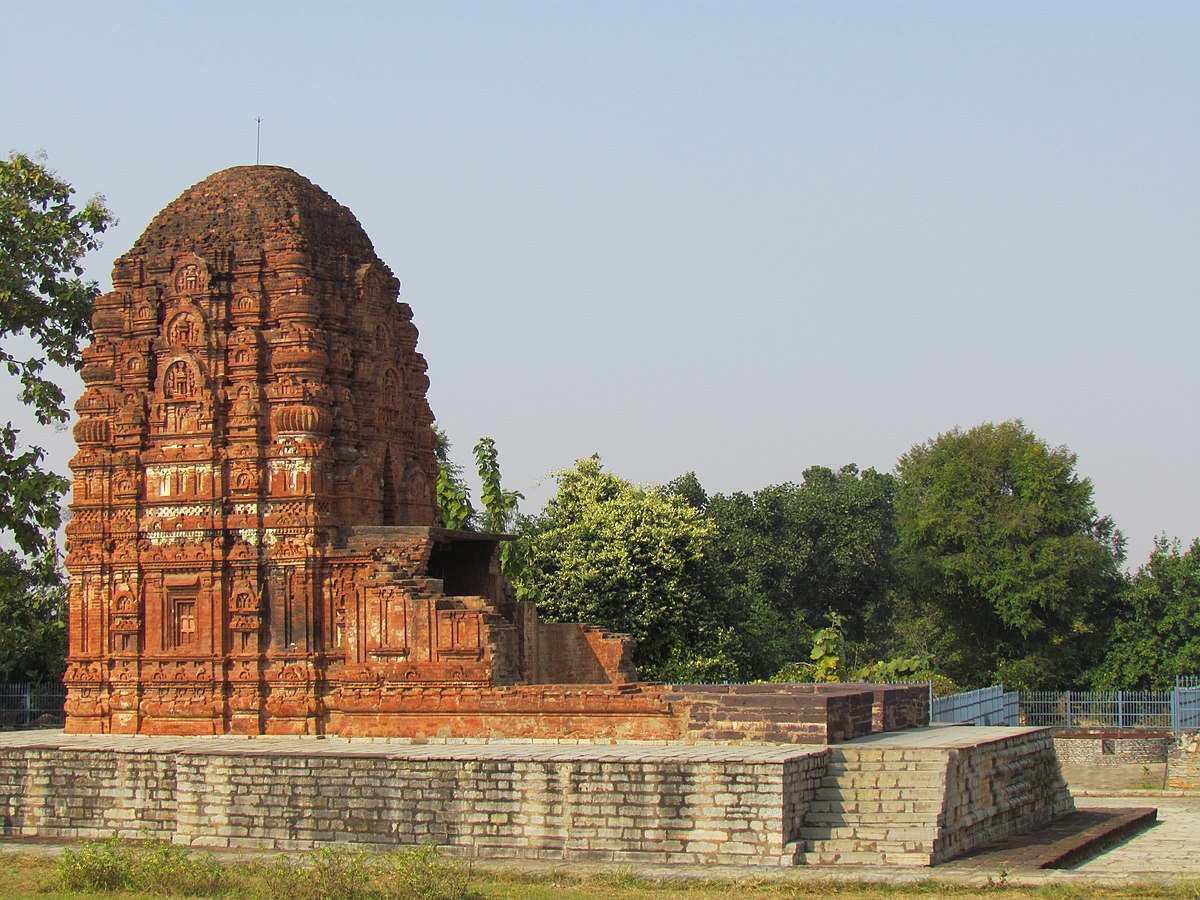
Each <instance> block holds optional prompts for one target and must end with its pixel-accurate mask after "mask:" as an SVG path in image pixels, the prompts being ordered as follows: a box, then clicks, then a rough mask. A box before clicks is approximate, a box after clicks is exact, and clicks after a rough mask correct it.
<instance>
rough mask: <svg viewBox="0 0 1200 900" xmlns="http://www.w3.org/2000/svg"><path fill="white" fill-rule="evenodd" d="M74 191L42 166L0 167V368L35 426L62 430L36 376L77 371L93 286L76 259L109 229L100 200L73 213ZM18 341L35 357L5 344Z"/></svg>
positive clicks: (16, 158) (58, 406)
mask: <svg viewBox="0 0 1200 900" xmlns="http://www.w3.org/2000/svg"><path fill="white" fill-rule="evenodd" d="M74 193H75V192H74V190H73V189H72V188H71V186H70V185H69V184H67V183H66V182H64V181H61V180H60V179H59V178H58V177H57V175H55V173H54V172H53V171H52V170H50V169H49V168H47V167H46V166H45V165H44V164H42V163H40V162H38V161H36V160H34V159H31V158H30V157H28V156H26V155H24V154H21V153H14V154H12V155H11V156H10V157H9V159H8V161H7V162H0V362H3V363H4V365H5V367H6V368H7V369H8V372H9V374H11V375H13V376H15V377H17V378H19V379H20V380H21V394H20V397H19V399H20V401H21V402H22V403H25V404H28V405H30V406H32V407H33V410H34V413H35V414H36V415H37V418H38V421H39V422H42V423H43V424H46V423H49V422H65V421H66V419H67V410H66V406H65V402H66V398H65V397H64V395H63V392H62V388H60V387H59V386H58V385H56V384H54V383H53V382H52V381H50V380H49V379H47V378H45V377H44V376H43V375H42V372H43V370H44V369H45V367H46V363H47V361H49V362H52V363H55V364H57V365H60V366H66V367H69V368H73V369H76V370H78V369H79V367H80V365H81V360H80V358H79V345H80V343H81V342H82V341H83V340H84V338H86V337H87V335H88V329H89V325H90V322H91V313H92V304H93V303H94V302H95V299H96V296H97V295H98V294H99V288H98V287H97V285H96V282H94V281H84V280H82V277H81V276H82V275H83V267H82V266H81V265H80V263H81V261H82V259H83V257H84V255H85V254H87V253H88V252H89V251H91V250H94V249H96V248H97V247H99V246H100V241H99V236H100V235H101V234H102V233H103V232H104V231H105V229H107V228H108V226H109V224H110V223H111V222H112V216H111V215H110V214H109V212H108V210H107V209H106V208H105V206H104V198H103V197H94V198H92V199H91V200H89V201H88V202H87V203H86V204H84V205H83V206H82V207H81V208H78V209H77V208H76V207H75V206H74V204H73V203H72V202H71V197H72V195H73V194H74ZM19 334H25V335H27V336H28V337H30V338H31V339H32V340H33V342H34V343H35V344H36V345H37V347H38V349H39V350H40V353H41V355H38V356H32V357H28V358H25V359H21V358H20V357H19V356H18V355H16V353H15V352H14V351H12V350H11V349H10V345H9V342H8V339H9V338H11V337H12V336H14V335H19Z"/></svg>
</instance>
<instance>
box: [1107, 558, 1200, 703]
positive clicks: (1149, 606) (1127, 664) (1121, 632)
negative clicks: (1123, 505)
mask: <svg viewBox="0 0 1200 900" xmlns="http://www.w3.org/2000/svg"><path fill="white" fill-rule="evenodd" d="M1196 674H1200V539H1198V540H1195V541H1193V542H1192V544H1191V546H1190V547H1188V549H1187V550H1186V551H1184V550H1183V549H1182V547H1181V545H1180V543H1179V541H1177V540H1176V541H1168V540H1166V538H1160V539H1159V540H1157V541H1155V543H1154V550H1153V552H1152V553H1151V554H1150V559H1149V561H1148V562H1147V563H1146V564H1145V565H1143V566H1142V567H1141V568H1140V569H1139V570H1138V572H1137V574H1136V575H1135V576H1134V577H1133V580H1132V582H1131V583H1130V585H1129V588H1128V589H1127V590H1126V592H1125V608H1124V609H1123V610H1122V615H1121V621H1119V622H1118V623H1117V625H1116V628H1115V629H1114V631H1113V636H1112V643H1111V645H1110V647H1109V650H1108V654H1107V656H1106V658H1105V661H1104V664H1103V666H1102V667H1101V668H1100V671H1099V672H1098V673H1097V678H1096V684H1097V687H1099V688H1101V689H1107V690H1115V689H1124V690H1169V689H1170V688H1171V687H1173V686H1174V684H1175V676H1177V675H1196Z"/></svg>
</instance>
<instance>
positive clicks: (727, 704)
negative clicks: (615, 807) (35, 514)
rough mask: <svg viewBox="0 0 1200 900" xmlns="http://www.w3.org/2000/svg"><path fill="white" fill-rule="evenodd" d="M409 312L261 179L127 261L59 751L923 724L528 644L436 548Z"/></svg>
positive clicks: (213, 201) (534, 632) (118, 278)
mask: <svg viewBox="0 0 1200 900" xmlns="http://www.w3.org/2000/svg"><path fill="white" fill-rule="evenodd" d="M399 287H400V285H399V282H398V281H397V279H396V278H395V277H394V276H393V274H392V272H391V270H390V269H389V268H388V267H387V266H386V265H385V264H384V263H383V262H381V261H380V259H379V257H378V256H377V255H376V253H375V250H374V248H373V246H372V244H371V241H370V239H369V238H368V237H367V235H366V233H365V232H364V231H363V229H362V227H361V226H360V225H359V223H358V221H357V220H356V219H355V217H354V215H353V214H352V213H351V212H350V211H349V210H348V209H346V208H345V207H343V206H341V205H340V204H339V203H337V202H336V201H335V200H334V199H333V198H332V197H330V196H329V195H328V194H327V193H326V192H325V191H323V190H322V189H321V188H319V187H317V186H316V185H314V184H312V183H311V182H309V181H308V180H306V179H305V178H303V177H301V176H300V175H298V174H296V173H295V172H293V171H291V170H289V169H284V168H278V167H274V166H251V167H239V168H234V169H228V170H226V171H223V172H219V173H217V174H215V175H212V176H211V177H209V178H207V179H205V180H204V181H202V182H200V183H199V184H197V185H195V186H194V187H192V188H190V189H189V190H187V191H185V192H184V193H183V195H182V196H180V197H179V198H178V199H177V200H175V201H174V202H173V203H171V204H170V205H169V206H167V208H166V209H164V210H163V211H162V212H161V213H160V214H159V215H158V216H157V217H156V218H155V219H154V221H153V222H152V223H151V224H150V226H149V227H148V228H147V229H146V232H145V233H144V234H143V235H142V236H141V237H140V238H139V239H138V241H137V242H136V243H135V244H134V246H133V248H132V249H131V250H130V251H129V252H128V253H127V254H125V255H124V256H123V257H121V258H120V259H118V260H117V262H116V264H115V267H114V270H113V290H112V292H111V293H108V294H106V295H105V296H103V297H101V298H100V299H99V300H97V302H96V307H95V313H94V315H93V319H92V325H93V341H94V342H93V343H92V345H91V346H90V347H88V348H87V349H86V350H85V351H84V366H83V380H84V384H85V392H84V394H83V396H82V398H81V399H80V400H79V402H78V404H77V405H76V409H77V411H78V413H79V416H80V418H79V422H78V424H77V425H76V426H75V436H76V439H77V441H78V444H79V452H78V453H77V454H76V455H75V457H74V459H73V460H72V461H71V468H72V470H73V472H74V476H75V477H74V495H73V502H72V504H71V510H72V518H71V521H70V524H69V526H68V530H67V531H68V541H69V552H68V557H67V567H68V569H69V571H70V574H71V599H70V635H71V640H70V658H69V665H68V670H67V674H66V679H65V680H66V684H67V689H68V696H67V705H66V709H67V714H68V718H67V725H66V730H67V731H68V732H72V733H110V732H111V733H128V734H226V733H236V734H264V733H265V734H337V735H343V736H396V737H413V738H421V737H484V736H487V737H492V736H496V737H581V738H614V739H617V738H632V739H647V738H655V739H671V738H680V737H696V738H746V737H750V738H760V739H766V740H783V741H791V742H796V741H800V742H812V741H816V742H824V741H826V740H838V739H843V738H847V737H853V736H855V735H856V734H863V733H867V732H869V731H871V730H872V728H873V727H874V729H875V730H879V728H881V727H889V725H890V727H902V726H903V725H907V724H914V723H916V722H917V721H918V720H920V719H921V717H922V715H925V716H926V717H927V711H924V712H923V711H922V709H921V703H922V697H923V694H924V688H920V689H915V690H914V689H907V688H900V689H890V690H887V689H881V688H877V687H869V686H862V685H860V686H857V687H849V686H847V687H844V688H838V689H833V690H830V691H825V692H822V691H816V690H814V689H812V688H811V687H807V688H805V687H800V686H793V687H791V688H787V687H783V686H779V685H771V686H754V687H735V688H724V689H722V688H706V689H692V690H688V689H679V688H674V689H672V688H669V687H666V686H663V685H652V684H645V683H639V682H637V681H636V674H635V672H634V670H633V667H632V664H631V653H632V641H631V640H630V639H629V638H628V637H626V636H623V635H613V634H610V633H608V632H605V631H603V630H601V629H598V628H595V627H591V626H586V625H580V624H552V623H544V622H542V621H540V619H539V618H538V614H537V612H536V610H535V609H534V608H533V606H532V604H529V603H523V602H518V601H516V600H515V599H514V598H513V596H512V592H511V590H510V589H509V587H508V586H507V584H506V582H505V581H504V579H503V578H502V577H501V576H500V573H499V566H498V548H499V546H500V541H501V540H502V538H501V537H499V536H496V535H486V534H477V533H469V532H452V531H447V530H444V529H441V528H438V527H436V523H437V514H436V509H435V496H434V491H435V485H436V481H437V463H436V460H435V457H434V452H433V448H434V434H433V431H432V429H431V425H432V422H433V415H432V413H431V412H430V408H429V405H428V403H427V402H426V398H425V393H426V389H427V387H428V385H429V380H428V378H427V377H426V374H425V371H426V366H425V361H424V359H423V358H422V356H421V355H420V354H419V353H418V352H417V351H416V342H417V329H416V328H415V327H414V325H413V323H412V311H411V310H410V308H409V307H408V305H407V304H405V303H402V302H400V301H399V299H398V297H399ZM885 695H886V697H888V698H891V699H889V700H888V701H887V703H886V704H885V703H884V698H885ZM885 705H886V706H887V710H885V709H884V706H885ZM872 722H874V723H875V724H874V726H873V725H872Z"/></svg>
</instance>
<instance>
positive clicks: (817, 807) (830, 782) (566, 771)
mask: <svg viewBox="0 0 1200 900" xmlns="http://www.w3.org/2000/svg"><path fill="white" fill-rule="evenodd" d="M1070 808H1071V800H1070V795H1069V794H1068V793H1067V792H1066V788H1065V785H1064V784H1063V783H1062V779H1061V776H1060V775H1059V772H1058V764H1057V761H1056V759H1055V757H1054V747H1053V741H1052V740H1051V739H1050V736H1049V732H1048V731H1046V730H1045V729H1029V728H921V729H914V730H912V731H908V732H904V733H900V734H894V735H887V736H873V737H868V738H864V739H859V740H855V741H851V742H848V743H845V744H841V745H837V746H835V747H825V746H800V745H776V744H739V745H727V744H719V743H711V742H709V743H681V742H662V743H642V744H635V743H603V744H601V743H546V742H541V743H538V742H532V741H531V742H526V743H518V742H512V741H504V742H492V743H483V742H475V743H468V742H444V743H405V742H396V741H385V740H350V739H341V738H329V739H316V738H283V737H278V738H276V737H257V738H237V737H208V738H185V737H146V736H141V737H139V736H117V735H64V734H62V733H61V732H22V733H13V734H7V735H0V831H2V832H3V834H5V835H8V836H21V837H29V836H43V837H54V838H63V839H78V838H98V837H107V836H109V835H111V834H113V833H114V832H115V833H117V834H122V835H125V836H127V837H131V838H139V837H157V838H162V839H167V840H172V841H174V842H176V843H180V844H187V845H193V846H203V847H249V848H267V849H309V848H313V847H318V846H321V845H324V844H328V843H333V842H338V843H353V844H357V845H363V846H368V847H376V848H380V849H383V848H387V847H394V846H397V845H409V844H419V843H423V842H428V841H432V842H435V843H437V844H439V845H442V846H443V847H445V848H447V850H449V851H450V852H452V853H455V854H459V855H463V856H471V857H478V858H506V857H507V858H524V859H561V860H601V861H614V862H655V863H689V864H697V863H699V864H720V865H738V864H741V865H745V864H755V865H762V864H767V865H795V864H803V863H826V864H880V863H884V864H887V863H891V864H900V865H905V864H907V865H930V864H931V863H933V862H937V861H941V860H943V859H948V858H950V857H951V856H954V855H957V854H958V853H961V852H964V851H966V850H967V849H970V848H971V847H975V846H979V845H980V844H982V843H985V842H986V841H990V840H995V839H997V838H1001V837H1004V836H1006V835H1008V834H1013V833H1018V832H1020V831H1024V830H1029V829H1032V828H1036V827H1038V826H1039V825H1040V824H1042V823H1044V822H1046V821H1049V820H1050V819H1051V818H1053V817H1054V816H1056V815H1058V814H1061V813H1062V812H1065V811H1066V810H1068V809H1070Z"/></svg>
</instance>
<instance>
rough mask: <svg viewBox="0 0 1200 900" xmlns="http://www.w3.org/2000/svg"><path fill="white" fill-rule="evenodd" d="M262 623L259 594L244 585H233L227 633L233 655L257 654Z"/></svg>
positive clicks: (261, 606) (261, 605) (260, 596)
mask: <svg viewBox="0 0 1200 900" xmlns="http://www.w3.org/2000/svg"><path fill="white" fill-rule="evenodd" d="M262 621H263V601H262V595H261V593H260V592H256V591H255V590H254V588H253V587H252V586H251V585H249V584H246V583H241V584H237V585H235V586H234V589H233V591H232V592H231V595H230V598H229V632H230V636H231V639H232V643H233V648H232V649H233V653H234V654H238V655H243V654H257V653H258V652H259V648H260V635H261V634H262Z"/></svg>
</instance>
